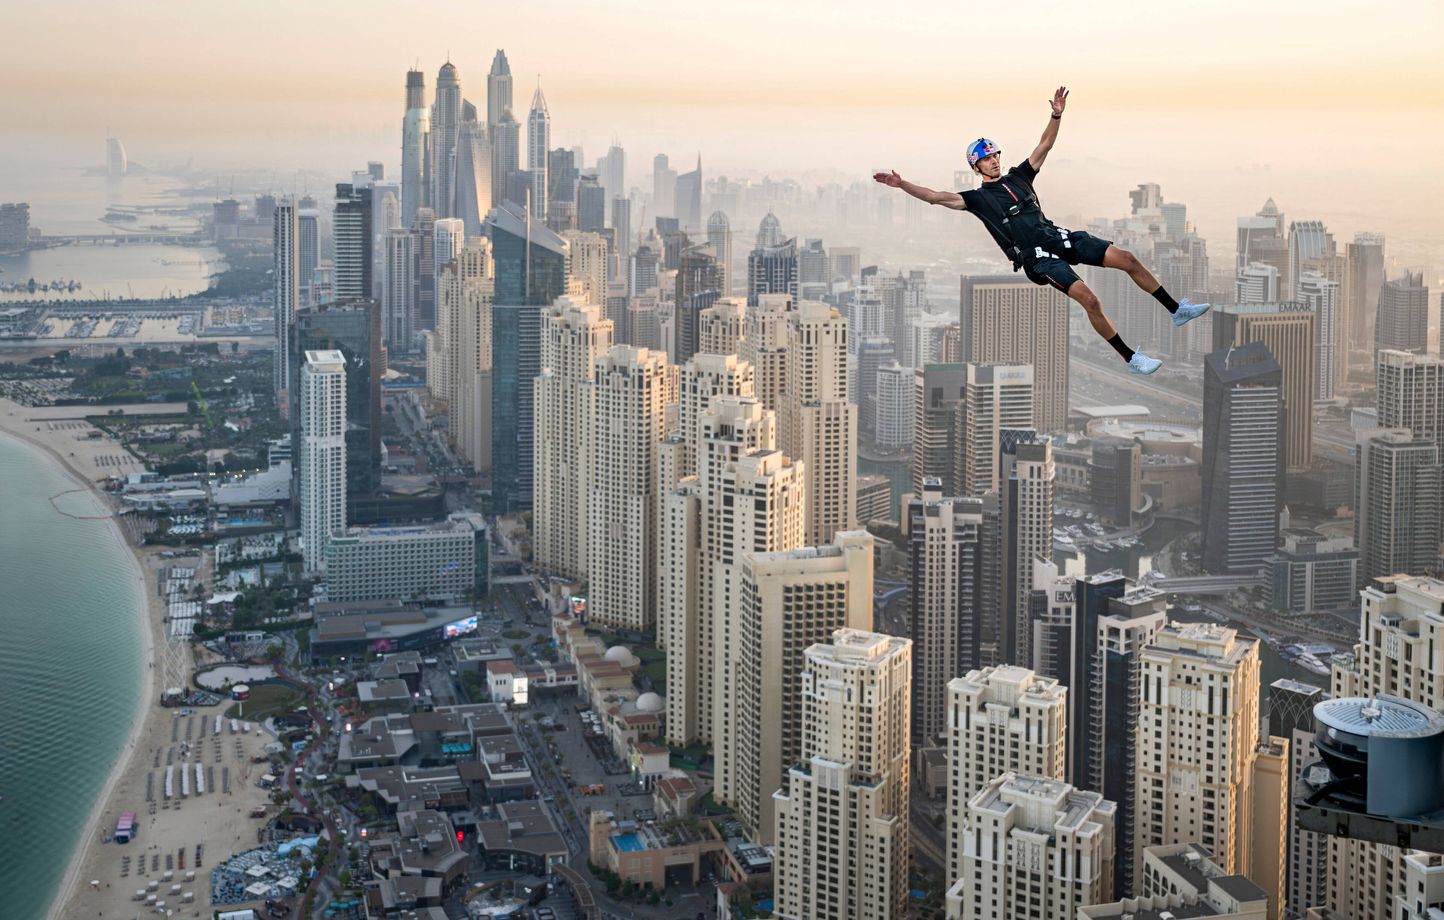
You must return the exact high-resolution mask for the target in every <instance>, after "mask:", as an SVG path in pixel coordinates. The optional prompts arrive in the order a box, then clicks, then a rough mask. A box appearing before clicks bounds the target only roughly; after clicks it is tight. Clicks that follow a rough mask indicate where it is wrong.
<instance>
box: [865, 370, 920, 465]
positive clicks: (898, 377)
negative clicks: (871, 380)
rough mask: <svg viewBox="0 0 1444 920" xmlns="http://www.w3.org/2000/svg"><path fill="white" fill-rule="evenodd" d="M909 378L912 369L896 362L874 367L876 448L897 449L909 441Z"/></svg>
mask: <svg viewBox="0 0 1444 920" xmlns="http://www.w3.org/2000/svg"><path fill="white" fill-rule="evenodd" d="M913 377H914V372H913V369H912V368H910V367H904V366H903V365H901V364H898V363H897V362H896V361H894V362H892V363H891V364H885V365H883V366H882V367H880V368H878V369H877V399H876V412H877V431H876V433H875V434H874V435H873V443H874V444H876V445H877V447H878V448H879V449H880V450H899V449H901V448H905V447H908V446H909V445H911V444H912V442H913V411H914V410H913V397H914V393H913Z"/></svg>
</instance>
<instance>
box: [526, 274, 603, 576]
mask: <svg viewBox="0 0 1444 920" xmlns="http://www.w3.org/2000/svg"><path fill="white" fill-rule="evenodd" d="M541 324H542V331H541V374H540V376H538V377H537V378H536V380H535V381H533V386H534V388H535V390H534V392H535V394H536V397H535V398H536V402H535V405H536V412H535V422H534V423H535V425H536V437H535V447H534V450H535V458H536V459H535V466H534V469H535V471H536V474H535V485H534V487H533V488H534V493H535V494H534V497H533V500H532V502H533V504H532V508H533V527H532V530H533V535H534V537H533V540H534V542H533V547H534V553H535V559H536V564H537V567H538V568H540V569H541V570H542V571H544V572H548V573H551V574H553V575H562V576H565V577H568V578H586V577H587V571H588V569H587V534H588V533H589V531H588V529H587V504H588V496H589V495H590V492H591V473H592V461H593V457H592V449H591V443H590V442H591V435H592V417H593V413H594V411H595V409H594V405H595V403H594V399H595V396H594V390H593V386H594V384H593V379H592V373H593V370H592V369H593V365H595V364H596V362H597V359H598V358H600V357H601V356H602V355H603V354H604V353H605V352H606V351H607V350H608V349H609V348H611V346H612V321H611V320H608V319H603V318H602V313H601V310H599V309H598V308H597V307H594V306H591V305H590V304H585V303H581V302H579V301H577V300H575V299H573V298H571V297H565V296H564V297H559V298H557V301H556V303H554V304H553V305H552V306H550V307H548V308H547V309H546V310H545V311H544V312H543V314H542V320H541Z"/></svg>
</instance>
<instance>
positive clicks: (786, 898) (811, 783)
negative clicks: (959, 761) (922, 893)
mask: <svg viewBox="0 0 1444 920" xmlns="http://www.w3.org/2000/svg"><path fill="white" fill-rule="evenodd" d="M911 646H912V643H911V642H910V641H909V640H907V639H900V638H897V637H894V636H884V635H879V634H878V633H870V632H859V631H857V630H852V629H840V630H838V631H837V633H836V634H835V635H834V637H833V641H832V644H831V645H814V646H813V647H812V648H810V649H808V650H807V653H806V662H807V664H806V668H807V669H806V670H805V671H804V672H803V675H802V728H803V732H802V756H801V759H800V761H799V762H798V763H797V764H796V765H794V766H792V767H791V768H790V769H789V770H788V771H787V773H786V774H785V775H784V776H783V785H782V788H781V789H780V790H779V791H778V792H776V793H775V794H774V796H773V799H774V802H775V807H776V813H777V833H776V848H777V859H776V864H775V882H774V890H775V893H776V898H777V901H776V913H777V915H778V916H779V917H788V918H798V920H824V918H827V920H831V918H837V920H842V918H848V920H853V918H856V920H884V918H888V920H891V918H901V917H904V916H906V915H907V908H908V905H907V872H908V860H909V853H910V842H909V839H908V828H909V824H908V776H909V772H908V771H909V760H908V758H909V753H910V750H909V747H908V744H909V741H908V739H909V736H910V735H911V729H910V726H909V725H908V712H909V709H910V706H909V702H908V691H909V686H910V681H911V675H912V662H911V661H909V657H910V652H911Z"/></svg>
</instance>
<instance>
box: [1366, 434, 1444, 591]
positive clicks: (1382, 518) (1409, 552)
mask: <svg viewBox="0 0 1444 920" xmlns="http://www.w3.org/2000/svg"><path fill="white" fill-rule="evenodd" d="M1355 458H1356V460H1355V462H1356V463H1357V470H1358V472H1357V474H1356V476H1355V484H1356V485H1355V499H1354V545H1355V546H1357V547H1358V548H1359V579H1360V581H1361V582H1363V583H1364V584H1368V583H1369V581H1370V580H1372V579H1375V578H1379V577H1382V576H1385V575H1395V574H1403V575H1414V574H1423V573H1429V572H1433V571H1435V570H1436V569H1437V568H1438V565H1439V539H1440V536H1441V534H1440V516H1441V514H1444V465H1441V464H1440V461H1439V448H1438V447H1437V446H1436V445H1435V443H1434V442H1433V441H1427V440H1424V439H1422V438H1415V437H1414V436H1413V435H1412V434H1411V433H1410V432H1409V431H1408V430H1406V429H1402V428H1399V429H1373V430H1369V431H1361V432H1359V433H1358V446H1357V448H1356V449H1355Z"/></svg>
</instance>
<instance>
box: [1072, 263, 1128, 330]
mask: <svg viewBox="0 0 1444 920" xmlns="http://www.w3.org/2000/svg"><path fill="white" fill-rule="evenodd" d="M1108 251H1109V252H1112V251H1113V250H1112V249H1109V250H1108ZM1067 293H1068V296H1069V297H1070V298H1072V299H1073V300H1076V301H1078V305H1079V306H1080V307H1082V308H1083V312H1084V313H1087V314H1088V322H1089V324H1090V325H1091V326H1092V327H1093V331H1094V332H1096V333H1098V335H1099V336H1100V337H1101V338H1103V339H1104V340H1107V339H1111V338H1113V337H1114V336H1115V335H1117V334H1118V330H1117V329H1115V328H1113V321H1112V320H1110V319H1109V318H1108V314H1107V313H1104V312H1103V304H1102V302H1101V301H1099V300H1098V295H1097V294H1095V293H1093V291H1092V289H1091V288H1089V287H1088V285H1086V284H1084V283H1083V282H1082V281H1074V282H1073V283H1072V284H1070V285H1068V291H1067Z"/></svg>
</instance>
